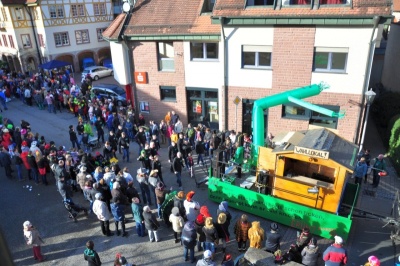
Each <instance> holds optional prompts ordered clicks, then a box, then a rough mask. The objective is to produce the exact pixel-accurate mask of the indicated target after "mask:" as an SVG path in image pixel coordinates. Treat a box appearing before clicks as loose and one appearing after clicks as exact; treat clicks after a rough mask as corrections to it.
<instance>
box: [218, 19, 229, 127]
mask: <svg viewBox="0 0 400 266" xmlns="http://www.w3.org/2000/svg"><path fill="white" fill-rule="evenodd" d="M224 21H225V18H224V17H219V22H220V23H221V31H222V45H223V47H224V85H223V87H224V90H223V99H224V100H225V102H224V107H225V108H224V113H225V114H224V120H225V121H224V125H223V129H225V130H227V129H228V109H229V108H228V103H229V101H228V86H227V84H228V81H227V67H228V49H227V47H226V39H225V38H226V37H225V31H224Z"/></svg>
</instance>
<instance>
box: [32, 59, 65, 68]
mask: <svg viewBox="0 0 400 266" xmlns="http://www.w3.org/2000/svg"><path fill="white" fill-rule="evenodd" d="M70 65H71V63H68V62H64V61H59V60H51V61H49V62H47V63H44V64H41V65H40V66H39V67H41V68H43V69H53V68H60V67H63V66H70Z"/></svg>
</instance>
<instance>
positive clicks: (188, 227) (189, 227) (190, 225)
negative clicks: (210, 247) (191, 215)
mask: <svg viewBox="0 0 400 266" xmlns="http://www.w3.org/2000/svg"><path fill="white" fill-rule="evenodd" d="M184 229H185V231H191V230H195V227H194V222H191V221H187V222H186V223H185V226H184Z"/></svg>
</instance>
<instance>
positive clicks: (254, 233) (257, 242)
mask: <svg viewBox="0 0 400 266" xmlns="http://www.w3.org/2000/svg"><path fill="white" fill-rule="evenodd" d="M248 234H249V239H250V247H251V248H258V249H261V245H262V242H263V241H264V229H262V228H261V226H260V222H259V221H254V222H252V223H251V228H250V229H249V232H248Z"/></svg>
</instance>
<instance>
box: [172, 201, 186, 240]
mask: <svg viewBox="0 0 400 266" xmlns="http://www.w3.org/2000/svg"><path fill="white" fill-rule="evenodd" d="M169 221H170V222H171V224H172V230H174V237H175V243H179V242H180V241H181V240H180V239H181V236H182V228H183V226H184V225H185V221H184V220H183V218H182V216H180V215H179V209H178V208H177V207H173V208H172V210H171V215H170V216H169ZM178 235H179V238H178Z"/></svg>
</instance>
